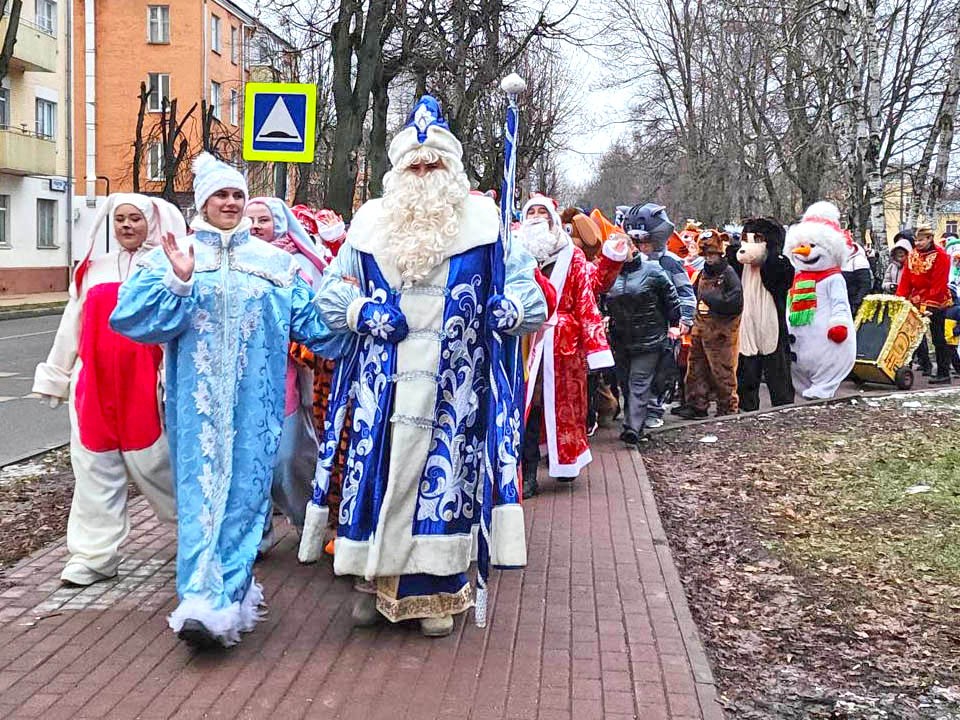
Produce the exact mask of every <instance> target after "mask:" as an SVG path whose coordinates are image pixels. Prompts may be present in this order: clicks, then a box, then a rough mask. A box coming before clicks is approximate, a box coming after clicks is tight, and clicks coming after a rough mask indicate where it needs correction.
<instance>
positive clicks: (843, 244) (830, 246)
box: [784, 202, 857, 400]
mask: <svg viewBox="0 0 960 720" xmlns="http://www.w3.org/2000/svg"><path fill="white" fill-rule="evenodd" d="M846 251H847V237H846V233H845V232H844V231H843V230H842V229H841V228H840V211H839V210H838V209H837V207H836V205H834V204H833V203H829V202H817V203H814V204H813V205H811V206H810V207H809V208H808V209H807V211H806V212H805V213H804V215H803V218H802V219H801V221H800V222H799V223H798V224H796V225H793V226H792V227H791V228H790V229H789V230H788V231H787V239H786V243H785V245H784V254H785V255H786V256H787V257H788V258H789V259H790V262H791V263H793V266H794V268H796V275H795V276H794V280H793V286H792V287H791V288H790V293H789V295H788V297H787V327H788V330H789V334H790V342H791V346H792V351H793V352H792V355H793V356H794V361H793V364H792V366H791V377H792V378H793V385H794V388H795V390H796V391H797V392H798V393H800V395H802V396H803V397H804V398H806V399H807V400H816V399H827V398H832V397H833V396H834V395H835V394H836V392H837V388H838V387H839V386H840V383H841V382H843V380H844V378H846V377H847V375H849V374H850V371H851V370H852V369H853V364H854V362H855V361H856V359H857V339H856V331H855V329H854V325H853V316H852V314H851V312H850V302H849V300H848V298H847V285H846V282H845V281H844V279H843V273H842V272H841V265H842V264H843V260H844V257H845V255H846Z"/></svg>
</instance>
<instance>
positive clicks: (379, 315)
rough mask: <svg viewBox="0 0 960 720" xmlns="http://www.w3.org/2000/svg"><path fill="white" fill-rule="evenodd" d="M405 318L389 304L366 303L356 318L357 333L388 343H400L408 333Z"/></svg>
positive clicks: (397, 309) (396, 308) (395, 307)
mask: <svg viewBox="0 0 960 720" xmlns="http://www.w3.org/2000/svg"><path fill="white" fill-rule="evenodd" d="M409 331H410V330H409V328H408V327H407V318H405V317H404V315H403V313H402V312H400V308H398V307H397V306H396V305H391V304H389V303H378V302H368V303H365V304H364V306H363V307H362V308H360V314H359V315H358V316H357V333H359V334H360V335H373V336H374V337H376V338H380V339H381V340H385V341H386V342H388V343H398V342H401V341H402V340H403V339H404V338H405V337H406V336H407V333H408V332H409Z"/></svg>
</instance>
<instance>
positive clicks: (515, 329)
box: [503, 293, 524, 335]
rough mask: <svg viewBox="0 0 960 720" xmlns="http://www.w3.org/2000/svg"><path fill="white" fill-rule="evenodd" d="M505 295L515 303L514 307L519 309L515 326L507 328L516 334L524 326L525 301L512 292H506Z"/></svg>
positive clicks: (512, 333)
mask: <svg viewBox="0 0 960 720" xmlns="http://www.w3.org/2000/svg"><path fill="white" fill-rule="evenodd" d="M503 296H504V297H505V298H506V299H507V300H509V301H510V302H512V303H513V307H514V308H515V309H516V311H517V322H516V323H514V325H513V327H512V328H510V329H509V330H507V332H508V333H510V334H511V335H516V334H517V333H518V332H519V331H520V329H521V328H522V327H523V316H524V313H523V303H522V302H520V301H519V300H517V298H515V297H513V296H512V295H511V294H510V293H504V294H503Z"/></svg>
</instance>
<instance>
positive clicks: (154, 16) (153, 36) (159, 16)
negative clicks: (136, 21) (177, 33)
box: [147, 5, 170, 45]
mask: <svg viewBox="0 0 960 720" xmlns="http://www.w3.org/2000/svg"><path fill="white" fill-rule="evenodd" d="M147 42H149V43H152V44H154V45H163V44H166V43H169V42H170V6H169V5H150V6H148V7H147Z"/></svg>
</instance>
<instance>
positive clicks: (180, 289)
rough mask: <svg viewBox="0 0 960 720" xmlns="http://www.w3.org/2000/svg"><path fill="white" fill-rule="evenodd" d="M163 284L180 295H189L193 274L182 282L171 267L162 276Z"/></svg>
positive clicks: (191, 288) (191, 289) (191, 290)
mask: <svg viewBox="0 0 960 720" xmlns="http://www.w3.org/2000/svg"><path fill="white" fill-rule="evenodd" d="M163 284H164V286H165V287H166V288H167V290H169V291H170V292H172V293H173V294H174V295H178V296H180V297H190V293H192V292H193V276H192V275H191V276H190V279H189V280H187V281H186V282H184V281H183V280H181V279H180V278H178V277H177V274H176V273H175V272H174V271H173V269H172V268H171V269H169V270H167V273H166V275H164V276H163Z"/></svg>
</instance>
